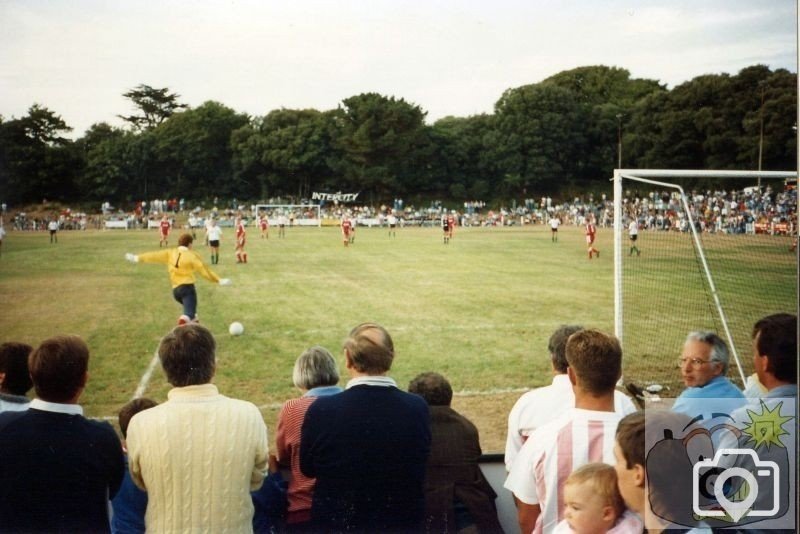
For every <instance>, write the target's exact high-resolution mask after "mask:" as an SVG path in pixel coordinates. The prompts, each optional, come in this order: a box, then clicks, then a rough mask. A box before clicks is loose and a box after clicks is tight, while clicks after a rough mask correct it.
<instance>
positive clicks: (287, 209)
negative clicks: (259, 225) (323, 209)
mask: <svg viewBox="0 0 800 534" xmlns="http://www.w3.org/2000/svg"><path fill="white" fill-rule="evenodd" d="M262 216H266V217H267V220H268V221H269V225H270V226H277V225H278V224H280V223H281V221H283V224H285V225H289V226H321V225H322V216H321V213H320V207H319V204H256V205H255V206H253V218H254V219H255V220H256V221H258V219H259V217H262Z"/></svg>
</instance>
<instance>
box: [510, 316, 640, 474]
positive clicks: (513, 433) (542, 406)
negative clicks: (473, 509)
mask: <svg viewBox="0 0 800 534" xmlns="http://www.w3.org/2000/svg"><path fill="white" fill-rule="evenodd" d="M581 330H583V327H582V326H578V325H561V326H559V327H558V328H557V329H556V330H555V332H553V334H552V335H551V336H550V340H549V341H548V343H547V351H548V352H549V353H550V363H551V365H552V367H553V375H554V376H553V382H552V383H551V384H550V385H549V386H544V387H540V388H536V389H532V390H531V391H528V392H526V393H524V394H523V395H522V396H521V397H520V398H519V399H518V400H517V402H516V403H515V404H514V407H513V408H511V412H510V413H509V414H508V436H507V437H506V450H505V462H506V471H510V470H511V464H512V463H513V462H514V458H516V456H517V453H519V450H520V449H521V448H522V445H523V444H524V443H525V441H526V440H527V439H528V437H530V435H531V434H533V432H534V431H535V430H536V429H537V428H539V427H540V426H542V425H544V424H545V423H549V422H550V421H552V420H554V419H556V418H557V417H559V416H560V415H562V414H563V413H564V412H566V411H567V410H569V409H571V408H574V407H575V394H574V393H573V392H572V383H571V382H570V379H569V376H567V367H569V364H568V363H567V355H566V346H567V340H568V339H569V336H571V335H572V334H574V333H575V332H579V331H581ZM614 411H615V412H617V413H619V414H621V415H625V414H628V413H633V412H635V411H636V407H635V406H634V405H633V402H631V399H630V398H629V397H628V396H627V395H625V394H623V393H621V392H619V391H614Z"/></svg>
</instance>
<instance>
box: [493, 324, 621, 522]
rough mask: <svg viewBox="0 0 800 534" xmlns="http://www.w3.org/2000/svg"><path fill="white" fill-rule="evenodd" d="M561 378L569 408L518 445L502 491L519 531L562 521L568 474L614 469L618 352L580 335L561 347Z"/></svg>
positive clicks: (605, 339)
mask: <svg viewBox="0 0 800 534" xmlns="http://www.w3.org/2000/svg"><path fill="white" fill-rule="evenodd" d="M566 355H567V361H568V363H569V367H568V368H567V375H568V376H569V380H570V383H571V384H572V386H573V390H574V393H575V408H572V409H569V410H567V411H566V412H565V413H564V414H562V416H561V417H559V418H558V419H556V420H554V421H551V422H550V423H548V424H546V425H544V426H542V427H540V428H538V429H537V430H536V431H535V432H534V433H533V434H532V435H531V436H530V439H529V440H528V441H527V442H526V443H525V445H523V447H522V449H521V450H520V452H519V454H518V455H517V457H516V458H515V460H514V463H513V465H512V466H511V471H510V472H509V474H508V478H507V479H506V482H505V484H504V487H505V488H506V489H508V490H510V491H511V492H512V493H513V494H514V498H515V500H516V501H517V518H518V521H519V525H520V530H521V532H536V533H540V532H551V531H552V530H553V528H554V527H555V526H556V524H557V523H558V522H559V521H560V520H561V519H563V510H564V502H563V487H564V482H565V481H566V479H567V477H568V476H569V475H570V473H572V471H573V470H575V469H576V468H578V467H580V466H581V465H584V464H587V463H589V462H605V463H607V464H610V465H614V463H615V462H614V433H615V431H616V428H617V423H618V422H619V420H620V419H621V418H622V414H618V413H616V412H614V391H615V388H616V384H617V380H619V377H620V376H621V371H622V349H621V347H620V345H619V341H617V339H616V338H615V337H613V336H610V335H608V334H604V333H602V332H600V331H597V330H582V331H580V332H577V333H575V334H573V335H572V336H570V337H569V340H568V341H567V346H566Z"/></svg>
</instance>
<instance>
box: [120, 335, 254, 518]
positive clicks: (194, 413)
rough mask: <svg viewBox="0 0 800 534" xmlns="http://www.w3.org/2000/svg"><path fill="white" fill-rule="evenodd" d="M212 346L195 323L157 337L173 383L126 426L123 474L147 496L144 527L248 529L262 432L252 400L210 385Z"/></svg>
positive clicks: (163, 365) (214, 345)
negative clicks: (163, 397) (158, 402)
mask: <svg viewBox="0 0 800 534" xmlns="http://www.w3.org/2000/svg"><path fill="white" fill-rule="evenodd" d="M215 348H216V344H215V342H214V338H213V336H212V335H211V332H209V331H208V330H207V329H205V328H204V327H202V326H200V325H198V324H189V325H185V326H179V327H177V328H175V329H174V330H173V331H172V332H171V333H169V334H168V335H167V336H166V337H164V339H163V340H162V341H161V345H160V346H159V348H158V355H159V358H160V359H161V365H162V367H163V368H164V372H165V373H166V375H167V380H168V381H169V383H170V384H172V385H173V386H174V387H173V389H171V390H170V391H169V394H168V400H167V401H166V402H164V403H163V404H161V405H159V406H157V407H155V408H151V409H149V410H145V411H143V412H140V413H138V414H136V415H135V416H134V417H133V419H131V422H130V425H129V427H128V439H127V445H128V459H129V465H130V472H131V477H132V478H133V481H134V482H135V483H136V485H138V486H140V487H141V488H142V489H144V490H145V491H147V494H148V504H147V513H146V515H145V526H146V528H147V531H148V532H149V531H153V532H247V533H249V532H252V528H253V527H252V521H253V503H252V500H251V498H250V491H251V490H254V489H257V488H258V487H259V486H260V485H261V483H262V481H263V479H264V472H265V470H266V467H267V454H268V450H267V429H266V426H265V425H264V420H263V418H262V417H261V413H260V412H259V410H258V408H257V407H256V406H255V405H253V404H251V403H249V402H245V401H242V400H236V399H230V398H228V397H225V396H223V395H220V394H219V391H218V390H217V387H216V386H214V385H213V384H211V380H212V378H213V377H214V372H215V369H216V363H215Z"/></svg>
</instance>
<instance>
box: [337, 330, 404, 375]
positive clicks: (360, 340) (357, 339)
mask: <svg viewBox="0 0 800 534" xmlns="http://www.w3.org/2000/svg"><path fill="white" fill-rule="evenodd" d="M344 348H345V350H347V352H348V353H349V354H350V361H351V362H352V363H353V367H354V368H355V370H356V371H358V372H359V373H365V374H368V375H379V374H383V373H385V372H386V371H388V370H389V369H391V368H392V361H393V360H394V343H393V342H392V336H390V335H389V332H387V331H386V329H385V328H384V327H382V326H381V325H379V324H376V323H362V324H360V325H358V326H356V327H355V328H353V329H352V330H351V331H350V334H349V335H348V336H347V339H346V340H345V342H344Z"/></svg>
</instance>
